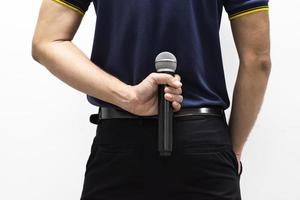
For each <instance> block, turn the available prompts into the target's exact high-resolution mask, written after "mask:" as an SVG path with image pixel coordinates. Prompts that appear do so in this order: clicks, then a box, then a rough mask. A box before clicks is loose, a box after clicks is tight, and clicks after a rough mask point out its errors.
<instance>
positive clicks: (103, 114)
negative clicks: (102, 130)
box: [90, 107, 225, 124]
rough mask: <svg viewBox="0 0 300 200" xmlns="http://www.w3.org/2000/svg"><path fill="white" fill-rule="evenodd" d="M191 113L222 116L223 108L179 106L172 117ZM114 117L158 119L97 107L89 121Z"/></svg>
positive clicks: (95, 122)
mask: <svg viewBox="0 0 300 200" xmlns="http://www.w3.org/2000/svg"><path fill="white" fill-rule="evenodd" d="M192 115H214V116H220V117H224V116H225V114H224V109H223V108H220V107H200V108H181V109H180V110H179V111H178V112H174V115H173V116H174V117H175V118H177V117H182V116H192ZM114 118H119V119H120V118H137V119H142V118H143V119H158V115H152V116H139V115H134V114H132V113H130V112H127V111H125V110H118V109H115V108H108V107H99V112H98V114H92V115H91V116H90V122H91V123H93V124H98V122H99V120H101V119H114Z"/></svg>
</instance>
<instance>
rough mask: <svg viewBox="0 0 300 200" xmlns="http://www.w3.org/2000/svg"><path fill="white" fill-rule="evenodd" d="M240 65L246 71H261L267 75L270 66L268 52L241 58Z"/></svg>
mask: <svg viewBox="0 0 300 200" xmlns="http://www.w3.org/2000/svg"><path fill="white" fill-rule="evenodd" d="M241 65H243V66H244V68H245V70H246V71H248V72H255V73H261V74H264V75H265V76H267V77H268V76H269V74H270V72H271V68H272V62H271V57H270V54H267V55H252V56H248V57H247V58H245V59H243V60H241Z"/></svg>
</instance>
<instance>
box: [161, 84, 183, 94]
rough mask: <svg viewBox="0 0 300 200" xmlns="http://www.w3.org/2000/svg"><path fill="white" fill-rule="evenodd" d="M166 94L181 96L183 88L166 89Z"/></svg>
mask: <svg viewBox="0 0 300 200" xmlns="http://www.w3.org/2000/svg"><path fill="white" fill-rule="evenodd" d="M165 93H171V94H181V93H182V89H181V88H172V87H168V86H166V87H165Z"/></svg>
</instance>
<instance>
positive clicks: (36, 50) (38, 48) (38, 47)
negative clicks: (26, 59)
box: [31, 38, 43, 62]
mask: <svg viewBox="0 0 300 200" xmlns="http://www.w3.org/2000/svg"><path fill="white" fill-rule="evenodd" d="M42 49H43V47H42V42H41V41H39V40H37V39H35V38H33V40H32V44H31V56H32V58H33V59H34V60H35V61H37V62H40V58H41V54H42Z"/></svg>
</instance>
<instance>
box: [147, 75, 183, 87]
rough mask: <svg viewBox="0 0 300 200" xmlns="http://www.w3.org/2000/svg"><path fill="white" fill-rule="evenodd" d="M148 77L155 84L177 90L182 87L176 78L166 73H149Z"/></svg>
mask: <svg viewBox="0 0 300 200" xmlns="http://www.w3.org/2000/svg"><path fill="white" fill-rule="evenodd" d="M149 77H150V78H151V79H152V80H153V81H154V82H155V83H156V84H157V85H159V84H167V85H169V86H171V87H174V88H178V87H181V86H182V83H181V82H180V81H179V80H178V78H177V77H174V76H172V75H171V74H167V73H155V72H153V73H151V74H150V75H149Z"/></svg>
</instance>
